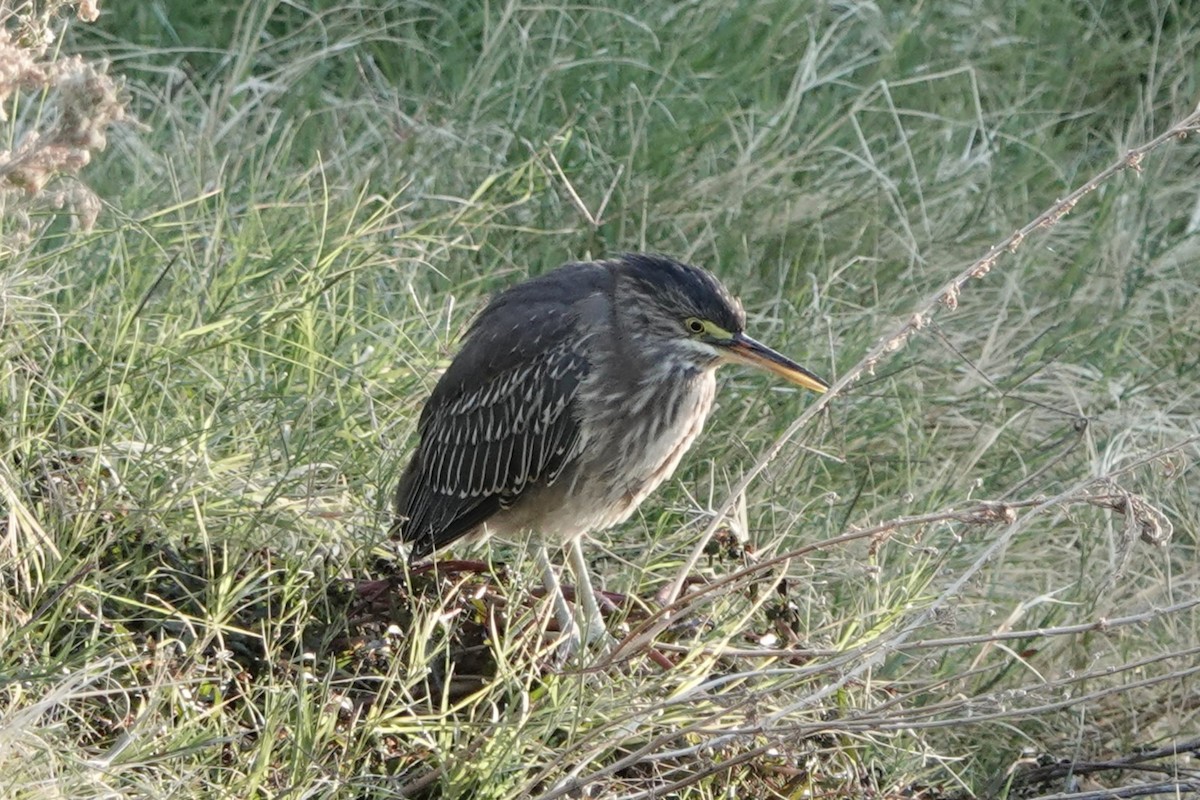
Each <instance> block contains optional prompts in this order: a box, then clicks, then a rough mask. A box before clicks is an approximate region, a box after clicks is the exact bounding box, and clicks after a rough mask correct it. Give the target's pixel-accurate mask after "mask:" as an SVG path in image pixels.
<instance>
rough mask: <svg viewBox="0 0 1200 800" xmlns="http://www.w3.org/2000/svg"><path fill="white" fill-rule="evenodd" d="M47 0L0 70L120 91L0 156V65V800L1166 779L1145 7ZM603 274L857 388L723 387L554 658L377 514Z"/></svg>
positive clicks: (1159, 149)
mask: <svg viewBox="0 0 1200 800" xmlns="http://www.w3.org/2000/svg"><path fill="white" fill-rule="evenodd" d="M61 5H62V4H56V3H49V4H43V3H26V4H19V5H17V6H15V8H16V14H15V15H14V16H10V17H8V18H7V19H6V20H5V27H6V31H7V32H8V36H9V38H8V40H7V42H5V43H4V44H5V47H0V56H4V54H5V53H9V54H10V55H11V53H12V52H16V51H17V50H20V49H21V48H24V51H23V52H25V53H26V54H27V55H28V53H29V52H33V51H31V50H30V48H34V51H36V52H35V55H36V57H37V59H40V61H38V63H43V64H54V63H60V64H61V63H65V61H64V59H66V58H68V56H74V55H78V56H80V57H81V58H82V59H83V63H86V64H89V65H92V67H93V69H94V70H95V72H94V73H89V74H96V75H105V76H107V75H119V76H121V79H122V80H123V81H124V88H123V89H121V88H120V86H119V85H118V83H117V82H116V81H112V82H110V83H107V84H105V85H106V86H107V87H109V88H110V89H111V92H112V94H108V95H105V97H106V98H107V99H108V101H109V102H108V103H107V104H102V105H100V106H89V108H92V109H93V111H89V112H88V113H89V114H92V113H94V114H97V115H99V114H100V111H97V110H95V109H96V108H102V109H103V110H104V112H105V113H106V114H107V116H106V117H105V118H104V119H103V120H102V121H100V122H97V123H96V124H95V125H93V126H92V127H91V128H88V129H87V130H88V131H89V133H91V134H96V133H97V132H99V135H100V138H99V139H96V138H88V139H87V140H86V141H83V140H79V141H76V142H75V145H76V146H77V147H78V148H79V149H81V150H82V151H85V152H87V153H89V154H90V156H91V158H90V161H91V163H90V164H87V165H86V167H85V166H84V164H83V163H80V161H83V162H86V161H87V160H88V159H87V158H83V159H80V158H76V159H75V160H74V161H63V162H53V163H49V162H48V167H47V169H46V170H44V171H43V172H41V173H38V175H37V176H36V177H38V178H39V180H38V181H30V180H29V179H28V178H27V177H25V178H21V179H19V180H13V179H11V178H10V177H7V176H10V175H12V174H13V170H11V169H8V167H9V166H11V165H12V164H13V163H14V159H15V158H16V156H14V155H13V154H18V155H19V154H20V153H23V152H27V151H26V150H22V148H23V147H28V146H31V145H32V144H34V143H35V140H32V139H29V138H28V137H29V136H30V135H33V134H34V133H36V132H41V133H40V135H41V136H42V137H43V139H42V140H41V141H43V142H44V141H45V139H44V137H47V136H50V135H52V134H50V133H47V131H55V130H61V128H55V127H54V126H55V124H57V123H56V122H55V120H59V119H61V115H62V114H63V113H64V112H63V110H62V109H63V108H65V107H66V106H64V105H62V104H61V103H60V102H59V100H57V99H56V94H55V93H56V91H57V89H56V86H57V84H56V83H55V82H54V76H56V75H58V74H60V73H58V72H54V73H53V74H51V73H49V72H48V73H46V75H47V76H48V77H47V79H46V80H44V81H40V82H39V81H34V80H22V81H15V82H13V80H12V78H11V77H6V75H11V73H6V72H5V70H8V69H10V66H11V65H10V64H9V63H0V97H3V98H5V99H4V106H3V110H4V113H5V116H4V118H3V119H2V120H0V126H4V127H2V128H0V130H3V132H4V134H5V135H6V136H7V139H8V141H7V142H6V144H5V145H4V149H6V150H7V151H8V152H7V153H5V154H3V156H0V190H2V191H3V192H5V194H4V195H3V196H4V198H5V203H6V205H5V214H4V216H3V218H2V219H0V237H2V238H3V248H0V259H2V260H0V419H2V423H0V795H2V796H4V797H12V798H35V797H36V798H43V797H72V798H89V797H96V798H99V797H212V796H224V797H238V798H248V797H263V798H268V797H269V798H285V797H286V798H317V797H348V798H388V797H399V796H416V797H430V798H433V797H437V798H469V797H479V798H502V797H533V798H543V800H550V799H551V798H559V797H564V798H565V797H622V798H641V797H682V798H716V797H722V798H726V797H761V798H769V797H803V796H824V797H829V796H848V797H859V796H874V797H900V796H905V797H924V798H968V797H1015V796H1018V795H1020V796H1039V795H1050V794H1055V793H1068V795H1067V796H1070V797H1124V796H1147V795H1149V794H1151V793H1152V792H1153V791H1155V790H1161V792H1160V793H1165V796H1180V795H1182V794H1186V793H1187V792H1188V791H1200V788H1197V782H1198V781H1200V772H1198V771H1197V770H1196V768H1195V766H1194V756H1195V753H1196V752H1197V750H1198V749H1200V741H1198V739H1197V736H1198V735H1200V724H1197V719H1198V714H1200V696H1198V695H1197V692H1196V688H1195V687H1196V685H1197V683H1196V676H1195V673H1196V672H1197V670H1198V669H1200V667H1198V666H1197V664H1200V659H1198V658H1197V654H1198V653H1200V612H1198V611H1197V605H1200V600H1197V599H1196V598H1197V597H1198V595H1200V557H1198V553H1197V545H1198V538H1200V466H1198V462H1200V428H1198V424H1197V412H1196V409H1197V408H1198V407H1200V327H1198V325H1197V322H1196V320H1197V319H1200V280H1198V279H1197V276H1198V275H1200V273H1198V271H1197V270H1198V266H1197V263H1198V261H1200V196H1198V194H1197V168H1198V167H1200V149H1198V148H1197V145H1196V142H1195V137H1188V136H1184V135H1182V134H1183V133H1186V132H1190V131H1195V130H1196V127H1195V126H1196V118H1195V117H1191V118H1190V120H1189V114H1191V113H1192V112H1193V110H1194V109H1195V107H1196V103H1197V100H1198V99H1200V60H1198V59H1197V58H1196V54H1197V48H1198V45H1200V14H1197V11H1196V9H1195V8H1194V7H1193V6H1192V5H1190V4H1186V3H1175V2H1164V3H1150V4H1144V5H1142V4H1125V3H1116V2H1107V0H1096V2H1092V3H1057V2H1056V3H1041V2H1032V3H1031V2H1016V1H1015V0H1004V1H1003V2H979V1H978V0H956V1H954V2H945V3H917V4H912V3H891V2H874V3H868V2H840V3H817V2H795V1H794V0H748V2H743V3H736V4H733V3H718V2H712V3H703V2H692V3H682V2H666V1H665V0H650V2H647V1H646V0H636V1H635V0H619V1H618V2H614V3H595V4H591V3H586V2H584V3H575V4H560V3H553V2H551V3H520V2H515V1H514V2H500V3H475V2H465V0H445V2H436V3H435V2H420V1H418V2H401V3H396V2H385V0H360V2H357V3H338V2H330V1H328V0H309V2H307V3H295V2H293V3H281V2H273V1H264V0H247V2H244V3H236V2H220V3H218V2H210V3H191V4H181V3H168V2H164V1H163V0H145V1H144V2H140V3H136V4H135V3H121V4H118V3H112V4H108V5H105V4H101V7H100V16H99V18H98V19H97V20H96V21H95V22H93V23H90V24H83V23H82V22H80V21H78V20H70V21H68V20H67V19H66V17H59V16H55V13H56V12H61V11H64V10H69V9H64V8H61ZM82 6H85V7H86V14H85V16H90V15H91V13H92V10H93V9H94V4H92V3H84V4H82ZM82 13H83V12H82V11H81V14H82ZM39 15H40V16H39ZM29 20H33V21H34V22H33V23H30V22H29ZM39 21H41V22H39ZM34 23H37V24H42V23H44V24H45V25H46V26H49V27H47V28H46V30H54V31H55V32H56V33H57V34H58V35H57V37H56V38H55V39H54V40H53V43H51V41H50V40H49V39H45V40H38V41H34V40H33V39H31V38H30V34H29V33H28V31H30V30H33V29H34V28H32V27H21V26H22V25H34ZM34 27H36V26H34ZM35 38H36V37H35ZM39 42H40V44H39ZM7 45H12V47H7ZM38 47H40V48H41V49H40V50H37V48H38ZM5 57H7V56H5ZM14 58H15V56H14ZM104 61H107V62H110V64H111V66H110V67H109V68H108V72H107V73H105V72H104V71H103V66H102V62H104ZM5 90H7V91H5ZM122 109H125V110H122ZM1181 120H1189V121H1187V122H1185V123H1184V124H1183V126H1182V127H1179V128H1177V129H1175V133H1178V134H1180V135H1171V136H1169V137H1168V138H1167V139H1166V140H1165V141H1162V142H1160V143H1157V144H1154V145H1153V146H1151V147H1148V148H1146V149H1145V150H1144V151H1139V152H1138V155H1137V156H1135V157H1130V155H1129V154H1130V152H1131V150H1132V149H1133V148H1135V147H1138V146H1140V145H1142V144H1143V143H1146V142H1150V141H1151V140H1153V139H1154V137H1156V136H1158V135H1159V134H1162V133H1164V132H1166V131H1170V130H1171V129H1172V126H1173V125H1176V124H1177V123H1179V122H1180V121H1181ZM104 144H107V147H106V149H104V150H103V152H99V150H98V148H99V147H100V146H103V145H104ZM1110 166H1114V169H1113V170H1112V171H1111V172H1110V173H1104V172H1103V171H1104V170H1105V169H1106V168H1108V167H1110ZM72 170H75V173H74V174H76V175H77V177H72V174H71V173H72ZM1097 176H1099V179H1098V180H1096V181H1095V182H1093V183H1092V184H1089V181H1092V179H1093V178H1094V177H1097ZM80 182H82V183H80ZM83 184H86V186H87V187H88V189H87V190H86V192H85V191H83V189H82V185H83ZM1089 185H1090V186H1092V187H1094V190H1093V191H1090V192H1088V193H1086V194H1084V195H1082V196H1080V197H1077V198H1071V201H1070V202H1067V203H1061V202H1057V201H1060V200H1062V199H1063V198H1068V197H1069V195H1070V193H1071V192H1072V191H1073V190H1075V189H1076V188H1078V187H1086V186H1089ZM69 189H77V190H79V191H80V192H81V193H80V194H78V195H75V196H77V197H81V198H91V197H95V198H99V200H100V202H101V206H100V207H99V208H98V212H99V213H98V215H97V216H95V218H94V220H93V219H92V218H91V214H92V212H93V211H95V210H97V209H95V208H93V206H87V210H86V212H84V211H79V210H78V208H77V207H76V205H73V204H72V203H71V202H70V200H69V198H68V200H67V201H63V200H56V201H55V202H48V200H51V199H55V195H54V193H55V192H64V191H67V190H69ZM64 202H65V203H66V208H67V209H68V210H74V211H75V213H74V214H72V215H65V216H64V215H63V214H62V213H61V211H60V210H59V208H57V206H62V205H63V204H64ZM88 202H90V201H88ZM85 205H87V204H86V203H85ZM70 219H75V220H76V221H79V220H81V219H82V221H84V222H85V223H89V224H90V229H88V228H89V224H84V225H71V224H68V223H69V222H70ZM91 223H94V224H91ZM1031 223H1032V227H1031V228H1030V229H1029V230H1028V231H1027V234H1023V235H1021V236H1013V232H1014V231H1017V230H1018V229H1021V228H1022V227H1023V226H1027V225H1030V224H1031ZM993 248H998V249H993ZM625 250H654V251H661V252H665V253H669V254H672V255H675V256H678V257H681V258H684V259H687V260H691V261H693V262H696V263H700V264H704V265H706V266H708V267H709V268H711V269H713V270H714V271H715V272H717V273H718V274H720V275H721V276H722V277H723V278H724V279H725V280H726V282H727V283H728V284H729V285H730V286H731V287H733V288H734V289H735V290H736V291H737V292H738V293H739V294H740V295H741V296H742V298H743V301H744V303H745V305H746V308H747V311H748V313H749V317H750V321H751V328H752V333H753V334H754V335H755V336H756V337H758V338H761V339H762V340H764V341H766V342H768V343H770V344H771V345H772V346H774V347H776V348H777V349H779V350H781V351H783V352H785V353H788V354H789V355H792V356H793V357H795V358H797V359H798V360H800V361H801V362H802V363H804V364H806V365H807V366H809V367H811V368H813V369H814V370H815V371H817V372H818V373H819V374H822V375H823V376H826V377H830V378H835V379H841V378H843V377H854V376H857V379H856V380H851V381H847V382H846V385H845V386H844V388H843V389H842V390H841V391H838V392H837V393H835V394H833V395H831V396H830V397H829V399H828V402H826V403H825V404H824V405H823V407H822V408H821V409H820V410H819V412H817V411H815V410H814V406H813V405H812V404H813V403H814V402H816V401H815V399H814V398H813V397H812V396H810V395H805V394H803V393H800V392H796V391H793V390H791V389H788V388H784V387H780V386H778V385H776V384H774V383H772V382H771V381H770V379H769V378H767V377H764V376H762V375H758V374H750V373H747V372H739V371H736V370H733V369H728V370H726V371H724V372H723V373H722V377H721V384H722V385H721V389H720V394H719V406H718V409H717V411H716V413H715V415H714V418H713V420H712V422H711V424H710V425H709V428H708V430H707V431H706V433H705V435H704V436H703V437H702V438H701V440H700V442H699V443H698V445H697V446H696V448H695V449H694V450H693V451H692V453H691V454H690V455H689V457H688V458H687V459H686V460H685V463H684V466H683V468H681V470H680V472H679V473H678V474H677V476H676V477H675V479H674V480H673V481H671V482H670V483H669V484H668V485H667V486H666V487H664V489H663V490H661V491H660V492H659V493H657V494H656V495H655V496H654V497H653V498H652V499H651V500H650V501H648V502H647V503H646V505H645V506H644V507H643V509H642V510H641V512H640V514H639V515H638V516H636V517H635V518H634V519H633V520H632V521H630V522H629V523H628V524H627V525H625V526H623V527H622V528H621V529H619V530H616V531H612V532H610V533H607V534H603V535H601V536H598V537H596V540H595V541H591V542H588V543H587V552H588V553H589V555H590V556H591V557H592V559H593V570H594V575H595V577H596V578H598V579H599V581H600V583H602V584H603V585H604V587H605V588H606V589H607V590H609V591H612V592H614V593H620V594H622V595H625V596H626V597H625V601H624V602H623V603H622V604H621V610H620V612H619V613H617V614H616V615H614V618H613V620H612V621H611V625H612V628H613V630H614V632H616V633H618V634H619V635H622V636H623V635H625V634H628V638H627V639H626V641H625V643H624V645H623V646H622V647H621V649H620V650H619V651H617V652H615V653H609V654H608V655H604V654H600V653H596V654H593V655H592V656H589V657H588V658H585V659H584V663H582V664H579V663H573V662H569V663H566V664H559V663H557V662H556V660H555V657H554V656H555V648H554V637H553V633H552V632H546V631H545V626H546V620H547V618H548V617H549V616H550V615H549V613H548V608H547V603H546V601H545V600H544V599H540V598H538V597H537V596H536V595H535V593H534V592H533V587H536V586H537V585H538V584H539V580H538V576H537V569H536V565H535V564H534V563H533V559H532V557H531V555H530V554H529V553H527V552H526V547H525V545H524V544H523V543H521V542H512V543H497V544H496V545H494V546H492V547H491V548H489V549H486V550H481V551H475V552H470V551H456V552H455V554H454V555H456V556H459V557H468V556H476V557H486V558H490V559H492V560H493V562H494V563H493V569H492V570H491V571H490V572H487V573H483V574H475V573H472V572H467V571H456V570H448V569H444V570H442V571H441V572H440V574H436V575H434V574H430V573H407V572H406V571H405V570H404V569H403V568H402V567H401V564H402V560H400V559H398V558H397V556H396V553H395V548H394V545H392V544H391V543H389V542H388V541H387V539H386V531H387V526H388V498H389V493H390V491H391V490H392V488H393V487H394V483H395V480H396V477H397V475H398V471H399V469H400V468H401V467H402V466H403V462H404V459H405V456H406V454H407V450H408V448H409V447H410V446H411V445H412V443H413V435H414V429H415V424H416V418H417V414H418V412H419V409H420V407H421V404H422V402H423V400H424V398H425V396H426V394H427V393H428V391H429V390H430V388H431V387H432V385H433V383H434V381H435V379H436V375H437V371H438V370H439V369H440V368H441V367H443V366H444V365H445V364H446V363H447V359H448V358H449V357H450V355H451V354H452V353H453V351H454V346H455V341H456V339H457V337H458V335H459V334H460V333H461V332H462V330H463V329H464V326H465V325H466V324H467V323H468V321H469V320H470V317H471V314H472V312H473V310H475V309H477V308H478V307H479V306H480V303H481V302H482V301H483V299H484V298H485V297H486V296H487V295H488V294H489V293H490V292H492V291H494V290H496V289H498V288H500V287H502V286H505V285H508V284H510V283H512V282H513V281H515V280H518V279H520V278H521V277H523V276H526V275H530V274H537V273H540V272H542V271H545V270H547V269H550V268H552V267H553V266H556V265H558V264H560V263H562V262H564V261H567V260H571V259H581V258H593V257H601V256H604V255H606V254H611V253H617V252H621V251H625ZM960 274H961V275H963V276H964V277H963V279H962V281H961V285H960V283H959V282H955V283H953V285H952V284H951V281H952V280H953V279H954V276H956V275H960ZM951 285H952V287H953V288H952V289H951V290H949V291H948V289H947V287H951ZM867 367H869V368H870V369H869V370H866V369H865V368H867ZM864 370H865V371H864ZM860 372H861V375H860V374H859V373H860ZM805 409H808V412H807V413H806V412H805ZM802 414H805V416H804V417H801V415H802ZM797 419H802V423H801V424H799V425H792V424H791V423H793V421H794V420H797ZM785 431H789V432H790V433H791V435H790V437H789V438H787V439H786V440H783V439H781V438H780V437H781V435H782V434H783V433H784V432H785ZM752 470H757V474H756V477H755V478H754V479H753V480H752V481H750V482H749V484H748V486H746V487H745V491H744V492H742V493H739V492H738V491H736V490H737V488H738V487H739V486H740V485H741V484H742V481H741V478H742V477H743V476H745V475H747V474H749V473H750V472H751V471H752ZM720 509H727V510H729V511H730V512H731V513H730V514H729V516H728V517H727V518H725V517H714V513H715V512H717V511H718V510H720ZM710 529H711V531H710ZM710 534H711V535H710ZM703 542H707V543H708V544H707V547H705V548H704V549H703V551H696V548H697V547H698V543H703ZM694 552H696V558H694V559H693V558H692V556H693V553H694ZM683 577H689V578H690V579H689V580H688V581H687V586H686V587H683V588H684V593H683V595H682V598H681V599H680V600H678V601H677V602H675V603H674V604H672V605H671V606H669V607H668V611H669V612H670V613H668V612H667V611H664V610H663V608H662V606H661V603H662V601H663V600H670V599H671V596H672V594H673V593H672V588H673V587H674V586H675V585H676V584H677V583H678V582H679V581H680V580H682V578H683ZM668 665H669V668H666V667H667V666H668ZM1189 759H1191V760H1189ZM1056 796H1062V795H1056Z"/></svg>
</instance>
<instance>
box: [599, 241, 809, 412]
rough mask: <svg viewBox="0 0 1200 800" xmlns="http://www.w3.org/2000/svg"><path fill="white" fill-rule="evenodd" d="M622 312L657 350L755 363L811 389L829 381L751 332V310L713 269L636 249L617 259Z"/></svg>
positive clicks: (629, 326)
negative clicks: (747, 330) (748, 314)
mask: <svg viewBox="0 0 1200 800" xmlns="http://www.w3.org/2000/svg"><path fill="white" fill-rule="evenodd" d="M614 271H615V272H616V275H617V280H618V290H617V296H616V299H617V303H618V306H617V309H616V312H617V315H618V318H619V319H621V320H622V328H623V329H624V330H625V331H626V332H627V333H628V335H629V336H630V337H631V338H632V339H633V340H635V341H637V342H639V343H640V344H643V345H646V344H648V345H651V347H652V352H655V353H659V354H662V355H664V356H666V357H671V358H677V359H683V360H687V361H689V362H691V363H694V364H696V365H697V366H701V367H706V368H707V367H713V366H716V365H718V364H720V363H722V362H725V363H738V364H749V365H750V366H753V367H758V368H760V369H765V370H767V371H768V372H772V373H774V374H776V375H779V376H780V377H782V378H784V379H786V380H788V381H790V382H792V383H794V384H797V385H799V386H803V387H804V388H806V389H811V390H812V391H814V392H824V391H825V390H826V389H828V388H829V384H827V383H826V382H825V381H823V380H821V379H820V378H818V377H817V376H816V375H814V374H813V373H812V372H809V371H808V370H807V369H805V368H804V367H802V366H800V365H799V364H797V363H796V362H795V361H792V360H791V359H790V358H788V357H787V356H784V355H782V354H780V353H777V352H775V351H774V350H772V349H771V348H769V347H767V346H766V345H764V344H761V343H759V342H756V341H755V340H754V339H751V338H750V337H749V336H747V335H746V333H745V328H746V312H745V311H744V310H742V304H741V303H740V302H739V301H738V299H737V298H736V297H734V296H733V295H732V294H730V293H729V290H728V289H726V288H725V287H724V286H723V285H722V284H721V282H720V281H719V280H717V279H716V278H715V277H714V276H713V275H712V274H711V273H709V272H707V271H706V270H703V269H700V268H699V267H693V266H690V265H688V264H682V263H680V262H678V261H675V260H674V259H670V258H666V257H665V256H657V255H646V254H641V253H632V254H627V255H624V256H622V257H621V258H620V260H619V261H617V262H615V264H614Z"/></svg>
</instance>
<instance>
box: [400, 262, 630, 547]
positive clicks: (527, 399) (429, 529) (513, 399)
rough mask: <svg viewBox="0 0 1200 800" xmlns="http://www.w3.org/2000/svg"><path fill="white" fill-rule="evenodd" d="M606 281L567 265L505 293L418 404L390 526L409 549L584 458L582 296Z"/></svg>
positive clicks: (485, 514)
mask: <svg viewBox="0 0 1200 800" xmlns="http://www.w3.org/2000/svg"><path fill="white" fill-rule="evenodd" d="M560 273H568V276H567V277H569V278H571V280H567V281H563V280H562V278H563V276H562V275H560ZM555 277H557V279H558V280H553V278H555ZM606 280H607V271H606V270H602V269H600V268H599V267H596V266H595V265H582V264H581V265H571V266H570V267H567V268H564V269H560V270H556V271H555V272H552V273H550V274H549V275H547V276H544V277H543V278H539V279H536V280H535V281H528V282H526V283H523V284H520V285H518V286H517V287H514V288H513V289H511V290H509V291H508V292H506V293H504V294H502V295H500V296H499V297H497V298H496V300H494V301H493V302H492V304H491V305H489V306H488V308H487V309H486V310H485V311H484V313H483V314H482V315H481V316H480V318H479V319H478V320H476V322H475V324H474V325H473V326H472V328H471V330H470V332H469V333H468V335H467V339H466V342H465V343H464V345H463V348H462V350H461V351H460V352H459V353H458V355H457V356H455V358H454V361H453V362H452V363H451V365H450V368H449V369H447V370H446V373H445V374H444V375H443V376H442V378H441V380H440V381H439V382H438V385H437V387H436V388H435V389H434V391H433V394H432V395H431V396H430V398H429V401H428V402H427V403H426V405H425V409H424V410H423V411H422V413H421V420H420V423H419V426H418V430H419V434H420V444H419V445H418V447H417V451H416V453H414V455H413V457H412V461H410V462H409V465H408V468H407V469H406V470H405V471H404V474H403V476H402V477H401V479H400V485H399V488H398V490H397V492H396V515H397V518H396V525H395V527H394V528H393V533H394V534H398V535H399V536H400V538H402V539H403V540H404V541H405V542H408V543H410V544H411V545H412V548H411V551H410V558H411V559H413V560H416V559H419V558H423V557H424V556H427V555H429V554H430V553H432V552H433V551H434V550H436V549H437V548H440V547H443V546H445V545H447V544H450V543H451V542H453V541H454V540H455V539H458V538H459V537H461V536H463V535H465V534H467V533H469V532H470V531H471V530H473V529H474V528H475V527H477V526H478V525H479V524H480V523H482V522H484V521H486V520H487V519H488V518H489V517H490V516H492V515H493V514H495V513H496V512H497V511H499V510H501V509H502V508H505V507H507V506H509V505H511V504H512V503H513V502H515V501H516V499H517V498H518V497H520V496H521V494H522V493H523V492H525V491H526V490H527V489H528V488H529V487H530V486H533V485H539V484H540V485H549V484H552V483H553V482H554V481H555V480H556V479H557V478H558V476H559V475H560V473H561V472H562V470H563V468H564V467H566V466H567V465H568V464H569V463H570V462H571V460H573V459H574V458H575V457H576V455H577V453H576V449H577V445H578V442H579V418H578V410H577V407H576V402H577V395H578V390H579V386H580V384H581V383H582V382H583V380H584V379H585V378H586V377H587V374H588V370H589V363H588V360H587V358H586V356H585V355H584V353H585V352H586V348H585V346H584V345H585V340H583V339H582V338H581V337H580V326H579V324H578V322H579V321H578V319H577V317H576V309H575V303H576V302H577V301H578V300H580V299H582V298H583V297H585V296H587V295H588V294H591V293H593V292H595V291H598V290H602V289H603V288H604V285H605V282H606ZM539 283H541V284H542V285H540V286H539ZM531 287H532V288H531Z"/></svg>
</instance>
